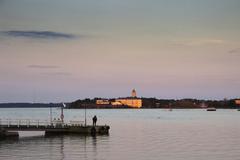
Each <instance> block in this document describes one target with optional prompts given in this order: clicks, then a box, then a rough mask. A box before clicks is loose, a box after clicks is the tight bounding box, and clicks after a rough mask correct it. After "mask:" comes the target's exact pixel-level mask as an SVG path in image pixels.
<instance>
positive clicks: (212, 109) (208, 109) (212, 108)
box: [207, 107, 217, 111]
mask: <svg viewBox="0 0 240 160" xmlns="http://www.w3.org/2000/svg"><path fill="white" fill-rule="evenodd" d="M216 110H217V109H216V108H214V107H209V108H207V111H216Z"/></svg>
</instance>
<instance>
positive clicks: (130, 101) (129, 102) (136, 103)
mask: <svg viewBox="0 0 240 160" xmlns="http://www.w3.org/2000/svg"><path fill="white" fill-rule="evenodd" d="M115 102H119V103H121V104H122V105H125V106H129V107H132V108H141V107H142V99H141V98H138V97H137V92H136V90H135V89H133V90H132V94H131V97H126V98H118V99H116V100H115ZM113 105H114V104H113Z"/></svg>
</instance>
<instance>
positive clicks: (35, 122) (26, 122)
mask: <svg viewBox="0 0 240 160" xmlns="http://www.w3.org/2000/svg"><path fill="white" fill-rule="evenodd" d="M83 125H84V121H69V122H68V123H64V122H62V121H61V120H53V121H52V122H50V121H48V120H39V119H0V126H5V127H11V126H17V127H21V126H27V127H30V126H34V127H37V128H38V127H40V126H41V127H43V126H45V127H48V126H53V127H59V126H83Z"/></svg>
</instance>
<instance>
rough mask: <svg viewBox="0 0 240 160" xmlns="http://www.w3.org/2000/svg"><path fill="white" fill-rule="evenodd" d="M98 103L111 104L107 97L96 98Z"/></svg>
mask: <svg viewBox="0 0 240 160" xmlns="http://www.w3.org/2000/svg"><path fill="white" fill-rule="evenodd" d="M96 104H99V105H106V104H110V102H109V101H108V100H107V99H98V100H96Z"/></svg>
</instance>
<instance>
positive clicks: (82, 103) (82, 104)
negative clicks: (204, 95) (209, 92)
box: [68, 97, 240, 109]
mask: <svg viewBox="0 0 240 160" xmlns="http://www.w3.org/2000/svg"><path fill="white" fill-rule="evenodd" d="M97 99H103V98H93V99H89V98H86V99H82V100H81V99H79V100H76V101H74V102H72V103H70V104H69V105H68V107H69V108H130V107H128V106H112V105H110V104H109V105H97V104H96V100H97ZM104 99H105V98H104ZM141 99H142V102H143V104H142V108H177V109H184V108H189V109H194V108H196V109H197V108H203V107H215V108H223V109H224V108H226V109H236V108H238V107H240V106H237V105H236V104H235V99H230V100H227V99H224V100H199V99H180V100H175V99H157V98H144V97H142V98H141ZM108 100H109V101H114V100H115V99H108Z"/></svg>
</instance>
